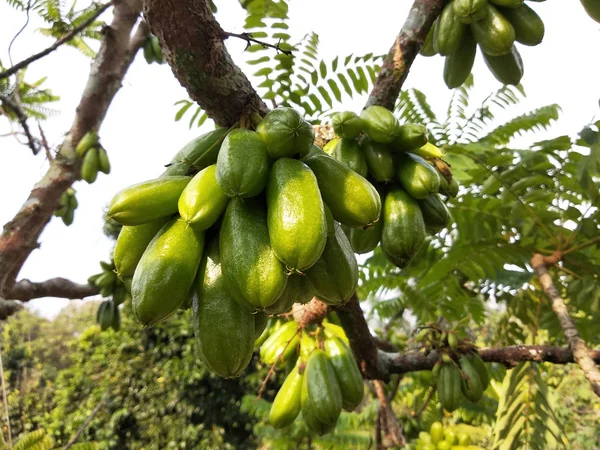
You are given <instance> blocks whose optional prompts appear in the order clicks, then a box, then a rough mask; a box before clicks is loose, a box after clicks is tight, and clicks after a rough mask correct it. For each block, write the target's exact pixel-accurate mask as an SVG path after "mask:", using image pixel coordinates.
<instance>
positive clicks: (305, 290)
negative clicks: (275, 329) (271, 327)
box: [265, 273, 314, 315]
mask: <svg viewBox="0 0 600 450" xmlns="http://www.w3.org/2000/svg"><path fill="white" fill-rule="evenodd" d="M313 295H314V293H313V288H312V285H311V284H310V281H308V278H307V277H306V276H305V275H300V274H295V273H292V274H291V275H289V276H288V280H287V283H286V286H285V289H284V291H283V293H282V294H281V296H280V297H279V298H278V299H277V301H276V302H275V303H274V304H272V305H271V306H269V307H268V308H265V313H266V314H270V315H278V314H283V313H286V312H288V311H289V310H290V309H291V308H292V305H293V304H294V303H307V302H309V301H310V300H311V299H312V298H313Z"/></svg>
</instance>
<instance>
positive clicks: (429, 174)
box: [396, 153, 440, 199]
mask: <svg viewBox="0 0 600 450" xmlns="http://www.w3.org/2000/svg"><path fill="white" fill-rule="evenodd" d="M396 167H397V168H396V175H397V177H398V181H400V184H401V185H402V187H403V188H404V189H405V190H406V192H408V193H409V194H410V195H411V196H412V197H414V198H416V199H424V198H427V197H429V196H430V195H433V194H435V193H437V191H438V189H439V188H440V176H439V175H438V172H437V170H435V168H434V167H433V166H432V165H431V164H429V163H428V162H427V161H426V160H424V159H423V158H421V157H420V156H417V155H413V154H411V153H404V154H400V155H398V156H397V158H396Z"/></svg>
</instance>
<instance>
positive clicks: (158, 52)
mask: <svg viewBox="0 0 600 450" xmlns="http://www.w3.org/2000/svg"><path fill="white" fill-rule="evenodd" d="M150 42H151V43H152V52H153V53H154V60H155V61H156V62H157V63H158V64H164V62H165V58H164V56H163V51H162V49H161V48H160V42H158V37H157V36H155V35H152V36H150Z"/></svg>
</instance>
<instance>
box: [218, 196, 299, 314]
mask: <svg viewBox="0 0 600 450" xmlns="http://www.w3.org/2000/svg"><path fill="white" fill-rule="evenodd" d="M266 216H267V213H266V211H265V207H264V206H263V203H262V201H259V200H249V199H247V200H242V199H240V198H233V199H231V200H230V201H229V204H228V205H227V209H226V210H225V216H224V217H223V223H222V224H221V232H220V242H221V257H222V261H223V262H222V264H223V273H224V274H225V277H226V278H227V280H228V282H229V283H230V284H231V285H232V286H233V287H234V289H235V290H236V291H237V292H238V293H239V294H240V295H241V296H242V297H243V301H245V302H246V303H247V304H248V305H250V306H251V307H252V308H254V309H256V310H258V311H262V310H263V309H265V308H267V307H269V306H271V305H272V304H274V303H275V302H276V301H277V299H278V298H279V297H280V295H281V294H282V292H283V290H284V289H285V285H286V283H287V275H286V272H285V266H284V264H283V263H282V262H281V261H279V259H278V258H277V256H276V255H275V252H274V251H273V248H272V247H271V244H270V241H269V234H268V231H267V217H266Z"/></svg>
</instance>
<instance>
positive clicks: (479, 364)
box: [467, 353, 490, 391]
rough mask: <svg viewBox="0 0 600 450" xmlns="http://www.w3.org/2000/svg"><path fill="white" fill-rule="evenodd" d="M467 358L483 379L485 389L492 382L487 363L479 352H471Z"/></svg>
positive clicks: (480, 378)
mask: <svg viewBox="0 0 600 450" xmlns="http://www.w3.org/2000/svg"><path fill="white" fill-rule="evenodd" d="M467 359H468V360H469V362H470V363H471V365H472V366H473V368H474V369H475V371H476V372H477V375H479V380H480V381H481V388H482V389H483V390H484V391H485V390H486V389H487V387H488V386H489V384H490V375H489V374H488V371H487V368H486V367H485V363H484V362H483V360H482V359H481V357H480V356H479V355H478V354H477V353H470V354H468V355H467Z"/></svg>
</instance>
